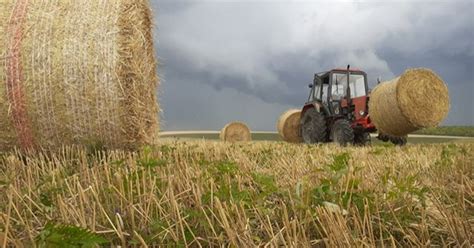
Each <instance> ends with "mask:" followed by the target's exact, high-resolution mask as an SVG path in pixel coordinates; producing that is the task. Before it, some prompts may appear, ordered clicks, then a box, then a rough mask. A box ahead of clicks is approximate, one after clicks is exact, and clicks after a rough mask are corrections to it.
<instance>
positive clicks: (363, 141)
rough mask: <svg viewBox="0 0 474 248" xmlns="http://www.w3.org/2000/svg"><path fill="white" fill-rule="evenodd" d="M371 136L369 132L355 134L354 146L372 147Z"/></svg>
mask: <svg viewBox="0 0 474 248" xmlns="http://www.w3.org/2000/svg"><path fill="white" fill-rule="evenodd" d="M370 143H371V141H370V134H369V133H367V132H359V133H355V134H354V144H356V145H361V146H365V145H370Z"/></svg>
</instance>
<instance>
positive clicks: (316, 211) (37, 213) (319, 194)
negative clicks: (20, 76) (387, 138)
mask: <svg viewBox="0 0 474 248" xmlns="http://www.w3.org/2000/svg"><path fill="white" fill-rule="evenodd" d="M473 148H474V143H472V142H465V143H444V144H424V145H416V144H410V145H407V146H405V147H401V148H400V147H394V146H389V145H373V146H371V147H339V146H336V145H333V144H326V145H317V146H309V145H293V144H287V143H282V142H250V143H237V144H230V143H223V142H217V141H204V140H201V141H178V140H175V139H161V141H160V142H159V143H158V144H157V145H156V146H153V147H146V148H143V149H142V150H141V151H140V152H136V153H132V152H123V151H107V152H105V151H97V150H95V149H92V148H88V149H86V148H64V149H63V150H61V151H58V152H55V153H43V154H36V155H28V156H24V155H20V154H19V153H4V154H2V155H1V156H0V195H1V196H2V197H1V198H0V246H1V245H6V246H23V247H30V246H31V245H33V244H36V245H39V246H49V247H54V245H55V244H57V243H58V242H59V241H60V242H62V243H61V244H63V245H64V244H65V243H69V244H71V245H73V246H74V245H86V246H87V245H91V246H94V245H97V244H98V245H106V246H110V245H114V246H115V245H121V246H123V247H129V246H134V245H135V246H146V245H148V246H183V247H184V246H192V247H199V246H204V247H208V246H215V247H217V246H232V247H254V246H271V247H275V246H293V247H335V246H337V247H347V246H356V247H374V246H378V247H380V246H387V247H395V246H457V247H470V246H471V245H472V244H473V240H472V237H473V236H474V235H473V227H474V206H473V204H474V192H473V190H474V180H473V172H474V167H473V164H472V163H473V162H472V161H474V156H473ZM58 240H59V241H58Z"/></svg>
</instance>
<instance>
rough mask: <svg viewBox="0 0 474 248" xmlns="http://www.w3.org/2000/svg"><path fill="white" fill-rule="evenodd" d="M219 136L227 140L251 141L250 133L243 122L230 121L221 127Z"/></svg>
mask: <svg viewBox="0 0 474 248" xmlns="http://www.w3.org/2000/svg"><path fill="white" fill-rule="evenodd" d="M219 138H220V139H221V140H222V141H228V142H239V141H251V140H252V134H251V133H250V129H249V128H248V126H247V125H245V123H242V122H231V123H229V124H227V125H225V126H224V128H222V130H221V133H220V135H219Z"/></svg>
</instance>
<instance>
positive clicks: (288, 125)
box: [277, 109, 303, 143]
mask: <svg viewBox="0 0 474 248" xmlns="http://www.w3.org/2000/svg"><path fill="white" fill-rule="evenodd" d="M300 120H301V110H298V109H290V110H288V111H286V112H285V113H283V114H282V115H281V116H280V119H278V123H277V129H278V133H279V134H280V137H281V138H282V139H283V140H284V141H287V142H292V143H300V142H302V141H303V139H302V137H301V130H300V129H301V124H300Z"/></svg>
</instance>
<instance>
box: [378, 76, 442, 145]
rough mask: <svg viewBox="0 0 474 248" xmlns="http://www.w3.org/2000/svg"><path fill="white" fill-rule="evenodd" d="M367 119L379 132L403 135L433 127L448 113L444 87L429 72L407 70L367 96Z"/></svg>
mask: <svg viewBox="0 0 474 248" xmlns="http://www.w3.org/2000/svg"><path fill="white" fill-rule="evenodd" d="M369 110H370V118H371V119H372V121H373V122H374V124H375V126H376V127H377V129H378V130H379V132H381V133H385V134H389V135H393V136H404V135H407V134H408V133H411V132H413V131H416V130H418V129H421V128H425V127H434V126H437V125H438V124H439V123H440V122H441V121H443V120H444V119H445V118H446V116H447V114H448V111H449V94H448V88H447V87H446V85H445V84H444V82H443V80H442V79H441V78H440V77H439V76H438V75H436V74H435V73H434V72H433V71H431V70H429V69H423V68H419V69H409V70H407V71H405V72H404V73H403V74H402V75H401V76H400V77H398V78H395V79H393V80H391V81H388V82H385V83H382V84H380V85H378V86H377V87H376V88H375V89H374V90H373V91H372V93H371V96H370V102H369Z"/></svg>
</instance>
